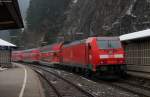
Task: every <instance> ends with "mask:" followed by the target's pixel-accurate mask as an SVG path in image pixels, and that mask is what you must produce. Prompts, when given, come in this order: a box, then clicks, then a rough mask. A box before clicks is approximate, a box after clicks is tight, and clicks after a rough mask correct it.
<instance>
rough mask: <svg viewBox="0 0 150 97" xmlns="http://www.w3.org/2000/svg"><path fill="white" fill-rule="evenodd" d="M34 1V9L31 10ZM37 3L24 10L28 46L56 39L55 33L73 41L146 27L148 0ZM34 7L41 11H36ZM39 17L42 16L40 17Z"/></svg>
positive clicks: (149, 12)
mask: <svg viewBox="0 0 150 97" xmlns="http://www.w3.org/2000/svg"><path fill="white" fill-rule="evenodd" d="M37 1H38V2H39V3H37V5H38V6H37V7H35V6H36V3H35V2H37ZM54 1H55V2H54ZM40 2H41V0H31V3H30V8H29V11H28V18H27V21H28V30H29V31H27V33H26V35H27V36H28V37H29V38H28V39H27V40H28V41H30V40H32V42H33V43H29V42H26V43H27V44H28V43H29V44H30V45H31V44H32V45H33V46H32V47H34V45H35V44H36V46H38V45H39V44H40V41H50V40H49V39H54V37H55V39H56V37H57V35H58V34H60V35H65V36H67V35H68V36H72V37H71V39H72V38H73V39H75V38H76V37H75V36H76V35H77V34H82V35H83V38H85V37H88V36H103V35H107V36H112V35H113V36H118V35H121V34H125V33H130V32H135V31H139V30H143V29H148V28H150V0H69V1H68V0H61V2H60V0H46V3H40ZM42 2H43V1H42ZM48 2H49V3H48ZM42 6H44V8H43V7H42ZM38 7H39V9H42V10H41V11H40V10H38ZM52 9H54V10H52ZM33 13H35V14H34V15H33ZM39 13H40V14H39ZM41 14H44V15H45V16H43V17H42V18H41V16H40V15H41ZM31 18H32V19H31ZM36 19H37V20H36ZM32 24H33V25H32ZM55 33H57V34H55ZM30 42H31V41H30Z"/></svg>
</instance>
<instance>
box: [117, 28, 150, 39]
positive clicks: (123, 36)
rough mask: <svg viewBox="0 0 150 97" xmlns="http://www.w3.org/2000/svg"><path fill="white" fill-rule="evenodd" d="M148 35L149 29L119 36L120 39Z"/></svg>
mask: <svg viewBox="0 0 150 97" xmlns="http://www.w3.org/2000/svg"><path fill="white" fill-rule="evenodd" d="M147 37H150V29H147V30H143V31H138V32H133V33H129V34H124V35H121V36H120V40H121V41H128V40H135V39H141V38H147Z"/></svg>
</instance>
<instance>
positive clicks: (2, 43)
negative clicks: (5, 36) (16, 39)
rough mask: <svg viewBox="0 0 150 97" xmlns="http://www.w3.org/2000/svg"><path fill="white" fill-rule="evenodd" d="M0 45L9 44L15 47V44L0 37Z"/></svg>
mask: <svg viewBox="0 0 150 97" xmlns="http://www.w3.org/2000/svg"><path fill="white" fill-rule="evenodd" d="M0 46H11V47H16V45H14V44H11V43H9V42H7V41H5V40H2V39H0Z"/></svg>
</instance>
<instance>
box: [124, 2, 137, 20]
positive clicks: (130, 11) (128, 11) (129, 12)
mask: <svg viewBox="0 0 150 97" xmlns="http://www.w3.org/2000/svg"><path fill="white" fill-rule="evenodd" d="M136 2H137V0H134V1H133V3H132V4H131V5H130V7H129V9H128V10H127V12H126V14H127V15H131V16H132V17H136V16H135V15H133V14H132V10H133V7H134V5H135V3H136Z"/></svg>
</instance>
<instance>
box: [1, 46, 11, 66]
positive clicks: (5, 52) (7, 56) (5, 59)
mask: <svg viewBox="0 0 150 97" xmlns="http://www.w3.org/2000/svg"><path fill="white" fill-rule="evenodd" d="M0 66H3V67H10V66H11V48H9V47H0Z"/></svg>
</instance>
